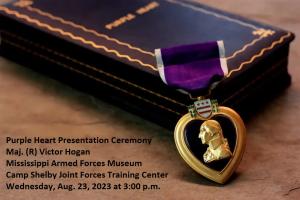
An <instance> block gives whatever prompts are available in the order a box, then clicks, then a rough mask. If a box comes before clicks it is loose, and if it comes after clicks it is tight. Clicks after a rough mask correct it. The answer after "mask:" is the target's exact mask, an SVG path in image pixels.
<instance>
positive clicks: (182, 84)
mask: <svg viewBox="0 0 300 200" xmlns="http://www.w3.org/2000/svg"><path fill="white" fill-rule="evenodd" d="M155 56H156V61H157V66H158V71H159V75H160V77H161V79H162V80H163V81H164V83H166V84H167V85H169V86H171V87H175V88H177V89H182V90H184V91H186V92H195V91H197V90H204V89H207V88H209V87H210V86H211V85H212V84H213V83H214V82H216V81H219V80H220V79H222V78H223V77H224V76H225V75H226V74H227V73H228V68H227V63H226V58H225V49H224V43H223V41H213V42H206V43H200V44H192V45H184V46H177V47H172V48H163V49H155Z"/></svg>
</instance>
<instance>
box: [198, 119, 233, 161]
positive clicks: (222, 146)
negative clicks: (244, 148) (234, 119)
mask: <svg viewBox="0 0 300 200" xmlns="http://www.w3.org/2000/svg"><path fill="white" fill-rule="evenodd" d="M199 138H200V139H201V142H202V144H207V145H208V147H207V150H206V152H205V153H204V154H203V159H204V162H206V163H210V162H212V161H215V160H221V159H224V158H228V157H230V156H232V153H231V151H230V148H229V145H228V141H227V139H226V138H224V136H223V132H222V128H221V125H220V124H219V122H217V121H216V120H207V121H205V122H203V124H202V125H201V127H200V133H199Z"/></svg>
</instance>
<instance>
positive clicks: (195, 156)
mask: <svg viewBox="0 0 300 200" xmlns="http://www.w3.org/2000/svg"><path fill="white" fill-rule="evenodd" d="M155 56H156V60H157V66H158V71H159V74H160V77H161V79H162V80H163V82H164V83H165V84H167V85H168V86H170V87H173V88H176V89H179V90H180V91H182V92H184V93H187V94H189V96H190V97H191V93H194V92H197V91H204V90H209V91H211V89H212V88H213V87H214V86H215V85H216V84H217V83H218V82H219V81H220V80H221V79H223V78H224V77H225V76H226V75H227V73H228V68H227V62H226V58H225V49H224V43H223V41H213V42H206V43H201V44H193V45H184V46H177V47H172V48H164V49H156V50H155ZM188 111H189V112H188V113H187V114H185V115H184V116H182V117H181V118H180V119H179V121H178V122H177V125H176V127H175V131H174V139H175V143H176V147H177V149H178V151H179V153H180V155H181V157H182V158H183V159H184V161H185V162H186V163H187V164H188V165H189V166H190V167H191V168H192V169H194V170H195V171H196V172H198V173H199V174H201V175H202V176H204V177H206V178H208V179H210V180H212V181H215V182H217V183H220V184H224V183H225V182H226V181H228V179H229V178H230V176H231V175H232V174H233V172H234V171H235V170H236V168H237V167H238V165H239V163H240V161H241V159H242V156H243V153H244V150H245V145H246V128H245V125H244V122H243V120H242V119H241V117H240V116H239V115H238V114H237V113H236V112H235V111H234V110H233V109H231V108H228V107H224V106H219V105H218V103H217V101H216V100H211V99H209V98H207V97H204V96H200V97H198V98H196V101H195V102H194V103H193V104H192V105H191V106H189V107H188Z"/></svg>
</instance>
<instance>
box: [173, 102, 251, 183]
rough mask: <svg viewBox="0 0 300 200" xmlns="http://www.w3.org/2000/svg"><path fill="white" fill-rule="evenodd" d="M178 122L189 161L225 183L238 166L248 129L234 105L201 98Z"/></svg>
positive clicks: (180, 140) (176, 133)
mask: <svg viewBox="0 0 300 200" xmlns="http://www.w3.org/2000/svg"><path fill="white" fill-rule="evenodd" d="M189 111H190V113H188V114H186V115H184V116H183V117H182V118H181V119H180V120H179V121H178V123H177V125H176V127H175V131H174V139H175V143H176V146H177V149H178V151H179V153H180V155H181V157H182V158H183V159H184V160H185V162H186V163H187V164H188V165H189V166H190V167H191V168H193V169H194V170H195V171H196V172H198V173H199V174H201V175H202V176H204V177H206V178H208V179H210V180H212V181H215V182H217V183H220V184H223V183H225V182H226V181H227V180H228V179H229V178H230V176H231V175H232V173H233V172H234V171H235V169H236V168H237V167H238V165H239V163H240V161H241V159H242V156H243V153H244V150H245V144H246V128H245V125H244V123H243V120H242V119H241V117H240V116H239V115H238V114H237V113H236V112H235V111H234V110H232V109H231V108H228V107H223V106H218V104H217V103H216V101H211V100H210V99H199V100H198V101H196V102H195V103H194V105H192V106H190V107H189Z"/></svg>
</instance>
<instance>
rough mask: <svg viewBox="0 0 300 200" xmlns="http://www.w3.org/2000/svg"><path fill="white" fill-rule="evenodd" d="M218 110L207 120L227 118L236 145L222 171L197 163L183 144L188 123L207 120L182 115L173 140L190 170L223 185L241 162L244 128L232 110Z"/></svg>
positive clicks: (244, 141)
mask: <svg viewBox="0 0 300 200" xmlns="http://www.w3.org/2000/svg"><path fill="white" fill-rule="evenodd" d="M218 109H219V110H218V112H216V113H213V114H212V115H211V116H210V118H208V119H211V118H212V117H214V116H224V117H226V118H228V119H229V120H230V121H231V122H232V123H233V125H234V127H235V134H236V144H235V148H234V151H233V155H232V157H231V159H230V160H229V161H228V164H227V165H226V166H225V167H224V169H223V170H222V171H216V170H213V169H210V168H209V167H207V166H205V165H204V164H203V163H202V162H200V161H199V159H197V158H196V157H195V156H194V155H193V153H192V152H191V151H190V150H189V148H188V146H187V144H186V143H185V137H184V135H185V134H184V132H185V128H186V126H187V125H188V123H189V122H191V121H193V120H203V121H205V120H208V119H205V118H202V117H200V116H197V117H195V118H193V117H192V116H191V115H190V113H188V114H186V115H184V116H183V117H182V118H180V120H179V121H178V123H177V125H176V127H175V131H174V140H175V144H176V147H177V149H178V151H179V153H180V155H181V157H182V158H183V159H184V160H185V162H186V163H187V164H188V165H189V166H190V167H191V168H192V169H194V170H195V171H196V172H197V173H199V174H201V175H202V176H204V177H206V178H208V179H210V180H213V181H215V182H217V183H220V184H224V183H225V182H226V181H228V179H229V178H230V176H231V175H232V173H233V172H234V171H235V169H236V168H237V167H238V165H239V163H240V161H241V160H242V157H243V154H244V151H245V146H246V128H245V125H244V122H243V120H242V119H241V117H240V116H239V115H238V114H237V113H236V112H235V111H234V110H232V109H231V108H228V107H223V106H220V107H218Z"/></svg>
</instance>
